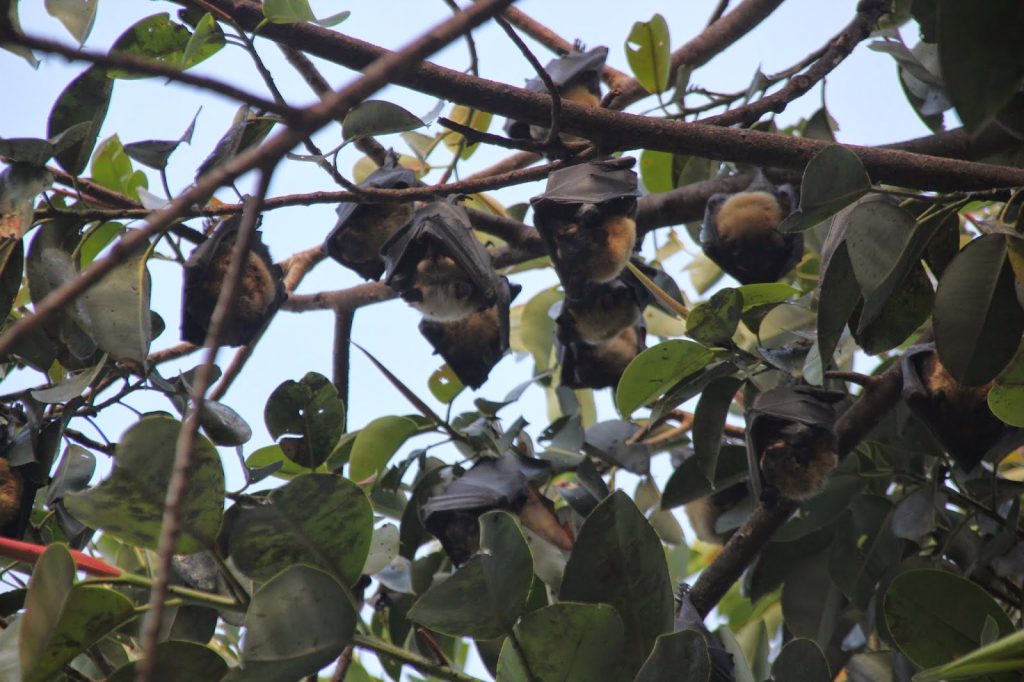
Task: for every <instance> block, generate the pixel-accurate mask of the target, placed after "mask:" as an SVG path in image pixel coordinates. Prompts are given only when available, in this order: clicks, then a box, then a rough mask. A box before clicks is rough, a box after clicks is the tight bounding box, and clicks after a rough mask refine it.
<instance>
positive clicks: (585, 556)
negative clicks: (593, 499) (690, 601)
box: [559, 490, 674, 670]
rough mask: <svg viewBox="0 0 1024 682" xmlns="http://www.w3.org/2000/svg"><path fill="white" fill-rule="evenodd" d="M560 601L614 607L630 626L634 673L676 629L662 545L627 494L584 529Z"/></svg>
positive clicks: (606, 503) (609, 501)
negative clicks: (661, 638)
mask: <svg viewBox="0 0 1024 682" xmlns="http://www.w3.org/2000/svg"><path fill="white" fill-rule="evenodd" d="M559 599H562V600H568V601H581V602H587V603H592V604H596V603H605V604H611V605H612V606H614V607H615V610H616V611H617V612H618V613H619V616H620V617H621V618H622V622H623V624H624V625H625V626H626V644H625V646H624V653H625V655H626V656H627V658H628V659H630V660H631V662H632V666H633V669H634V670H635V669H637V668H639V666H640V664H641V663H642V662H643V661H644V659H646V658H647V655H648V654H649V653H650V651H651V649H652V648H653V647H654V641H655V640H656V639H657V638H658V635H660V634H662V633H665V632H669V631H670V630H671V629H672V620H673V614H674V603H673V597H672V583H671V580H670V579H669V574H668V565H667V564H666V563H665V555H664V552H663V551H662V548H661V541H660V540H659V539H658V535H657V533H655V532H654V529H653V528H651V525H650V524H649V523H648V522H647V519H645V518H644V516H643V514H641V513H640V510H639V509H637V507H636V505H635V504H633V500H631V499H630V498H629V496H628V495H626V494H625V493H624V492H622V491H621V490H619V491H616V492H615V493H613V494H611V495H609V496H608V497H607V498H605V499H604V500H602V501H601V503H600V504H598V505H597V507H596V508H595V509H594V511H593V512H591V514H590V516H588V517H587V520H586V521H585V522H584V523H583V527H582V528H581V529H580V533H579V537H578V538H577V540H576V545H575V547H574V548H573V550H572V554H571V555H570V556H569V561H568V563H567V564H566V566H565V574H564V575H563V577H562V586H561V589H560V590H559Z"/></svg>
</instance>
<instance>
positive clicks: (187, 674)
mask: <svg viewBox="0 0 1024 682" xmlns="http://www.w3.org/2000/svg"><path fill="white" fill-rule="evenodd" d="M137 665H138V662H137V661H132V662H131V663H129V664H128V665H126V666H123V667H121V668H118V669H117V672H115V673H114V674H113V675H111V676H110V677H109V678H107V682H133V680H134V679H135V669H136V666H137ZM227 671H228V664H227V662H226V661H225V660H224V659H223V658H222V657H221V655H220V654H218V653H217V652H216V651H214V650H213V649H211V648H210V647H207V646H203V645H202V644H196V643H195V642H186V641H181V640H168V641H165V642H160V644H158V645H157V647H156V665H155V666H154V669H153V675H152V677H150V678H149V679H150V680H152V681H153V682H178V681H179V680H219V679H221V678H222V677H224V674H225V673H226V672H227Z"/></svg>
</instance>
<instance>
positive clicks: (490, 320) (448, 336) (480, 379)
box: [420, 277, 522, 389]
mask: <svg viewBox="0 0 1024 682" xmlns="http://www.w3.org/2000/svg"><path fill="white" fill-rule="evenodd" d="M501 279H502V285H501V287H500V288H499V295H498V301H497V303H495V304H494V305H493V306H491V307H490V308H487V309H486V310H482V311H479V312H474V313H472V314H470V315H468V316H466V317H463V318H462V319H458V320H454V321H451V322H436V321H432V320H429V319H424V320H423V321H422V322H420V333H421V334H423V336H424V337H425V338H426V339H427V341H429V342H430V345H431V346H433V347H434V350H435V351H436V352H437V353H439V354H440V355H441V357H443V358H444V361H445V362H447V363H448V366H449V367H451V368H452V371H454V372H455V374H456V376H458V377H459V380H460V381H461V382H462V383H463V384H465V385H466V386H469V387H470V388H474V389H475V388H479V387H480V386H481V385H483V383H484V382H485V381H487V377H488V376H489V375H490V372H491V369H493V368H494V366H495V365H496V364H498V361H499V360H501V358H502V357H503V356H504V355H505V351H507V350H508V334H509V320H508V314H509V313H508V310H509V304H510V303H511V301H512V300H514V299H515V297H516V295H518V293H519V291H520V289H521V288H522V287H520V286H519V285H518V284H509V282H508V280H507V279H505V278H504V277H503V278H501Z"/></svg>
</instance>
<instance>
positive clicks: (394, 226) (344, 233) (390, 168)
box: [324, 150, 418, 280]
mask: <svg viewBox="0 0 1024 682" xmlns="http://www.w3.org/2000/svg"><path fill="white" fill-rule="evenodd" d="M417 183H418V181H417V179H416V174H415V173H413V172H412V171H411V170H408V169H406V168H402V167H401V166H399V165H398V155H397V154H395V153H394V151H391V150H389V151H388V156H387V158H386V159H385V161H384V165H383V166H381V167H380V168H378V169H377V170H375V171H374V172H373V173H371V174H370V176H369V177H368V178H366V179H365V180H364V181H363V182H361V183H359V186H360V187H363V188H381V189H405V188H408V187H413V186H415V185H416V184H417ZM337 213H338V222H337V224H336V225H335V226H334V229H333V230H332V231H331V233H330V234H329V235H328V236H327V240H326V241H325V242H324V250H325V251H326V252H327V255H329V256H330V257H331V258H333V259H334V260H336V261H338V262H339V263H341V264H342V265H344V266H346V267H348V268H351V269H352V270H354V271H355V272H357V273H359V275H361V276H362V277H363V278H364V279H374V280H376V279H380V276H381V274H382V273H383V272H384V260H383V258H382V257H381V255H380V250H381V247H382V246H383V245H384V243H385V242H386V241H387V240H388V239H389V238H390V237H391V236H392V235H393V234H395V232H397V231H398V229H399V228H400V227H402V226H403V225H405V224H406V223H407V222H409V220H410V219H411V218H412V216H413V205H412V204H411V203H401V204H398V203H395V204H357V203H351V202H345V203H341V204H339V205H338V209H337Z"/></svg>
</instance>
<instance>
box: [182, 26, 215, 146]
mask: <svg viewBox="0 0 1024 682" xmlns="http://www.w3.org/2000/svg"><path fill="white" fill-rule="evenodd" d="M224 45H225V41H224V32H223V31H222V30H221V29H220V25H219V24H218V23H217V20H216V19H214V18H213V15H212V14H210V13H209V12H207V13H206V14H204V15H203V18H202V19H200V20H199V22H198V23H197V24H196V28H195V30H194V31H193V32H192V36H191V37H189V39H188V43H186V45H185V49H184V50H183V51H182V53H181V64H182V66H181V68H183V69H187V68H189V67H190V66H194V65H195V64H198V63H199V62H201V61H203V60H204V59H206V58H207V57H210V56H211V55H213V54H214V53H215V52H218V51H219V50H220V49H221V48H222V47H224ZM197 115H198V114H197ZM194 123H195V120H194V119H193V124H194ZM189 135H190V136H191V131H190V132H189Z"/></svg>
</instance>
